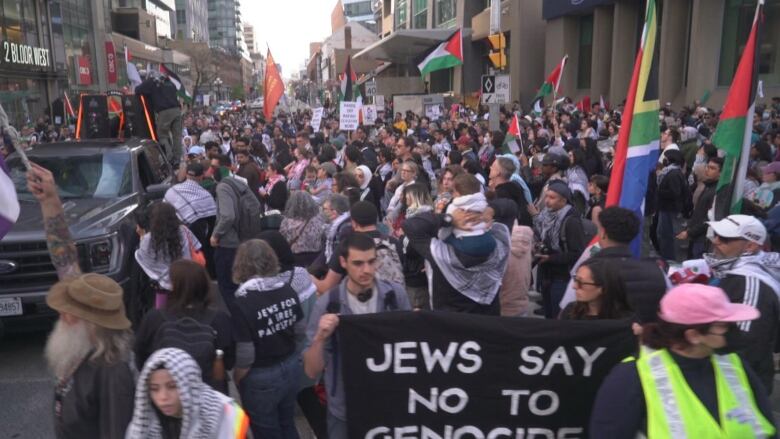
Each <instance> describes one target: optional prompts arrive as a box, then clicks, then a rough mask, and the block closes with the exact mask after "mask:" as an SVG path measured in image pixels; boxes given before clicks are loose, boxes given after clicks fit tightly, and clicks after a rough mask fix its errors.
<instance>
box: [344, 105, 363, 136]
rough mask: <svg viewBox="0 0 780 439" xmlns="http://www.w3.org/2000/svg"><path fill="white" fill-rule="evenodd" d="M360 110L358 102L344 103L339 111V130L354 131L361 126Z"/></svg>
mask: <svg viewBox="0 0 780 439" xmlns="http://www.w3.org/2000/svg"><path fill="white" fill-rule="evenodd" d="M359 112H360V109H359V108H358V103H357V102H342V103H341V106H340V110H339V129H340V130H345V131H354V130H356V129H357V127H358V125H359V124H360V116H359Z"/></svg>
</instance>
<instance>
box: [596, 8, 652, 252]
mask: <svg viewBox="0 0 780 439" xmlns="http://www.w3.org/2000/svg"><path fill="white" fill-rule="evenodd" d="M657 34H658V15H657V10H656V0H648V1H647V9H646V11H645V24H644V29H643V31H642V40H641V46H640V47H639V53H638V54H637V57H636V61H635V63H634V73H633V75H632V77H631V84H630V85H629V88H628V98H627V100H626V108H625V112H624V114H623V123H622V125H621V127H620V134H619V135H618V142H617V146H616V148H615V160H614V165H613V168H612V177H611V180H610V182H609V190H608V191H607V202H606V205H607V206H614V205H619V206H621V207H624V208H626V209H629V210H632V211H634V213H636V215H637V216H638V217H639V218H643V217H644V212H643V211H644V200H645V193H646V192H647V179H648V177H649V176H650V172H651V170H652V169H654V167H655V164H656V162H657V161H658V154H659V144H660V132H659V131H658V110H659V109H660V104H659V102H658V62H659V57H658V51H659V45H658V44H657V43H658V40H657ZM632 250H633V251H634V254H635V255H638V254H639V239H638V238H635V239H634V242H633V244H632Z"/></svg>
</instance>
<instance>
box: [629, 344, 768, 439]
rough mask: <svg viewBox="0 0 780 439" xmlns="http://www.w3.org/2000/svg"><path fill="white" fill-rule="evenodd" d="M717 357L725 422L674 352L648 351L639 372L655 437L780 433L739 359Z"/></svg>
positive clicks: (700, 438)
mask: <svg viewBox="0 0 780 439" xmlns="http://www.w3.org/2000/svg"><path fill="white" fill-rule="evenodd" d="M711 358H712V368H713V370H714V371H715V386H716V390H717V395H718V413H719V417H720V424H718V423H717V422H716V421H715V419H714V418H713V417H712V415H711V414H710V412H709V410H707V408H706V407H705V406H704V404H702V402H701V400H699V398H698V397H697V396H696V394H695V393H693V390H691V388H690V386H688V383H687V382H686V381H685V377H684V376H683V374H682V371H681V370H680V367H679V366H678V365H677V363H676V362H675V361H674V358H672V356H671V355H670V354H669V351H667V350H666V349H661V350H657V351H655V350H652V349H649V348H646V347H643V348H642V353H641V355H640V357H639V359H638V360H636V368H637V371H638V372H639V379H640V381H641V382H642V391H643V392H644V395H645V403H646V406H647V437H648V438H649V439H661V438H664V439H665V438H674V439H684V438H688V439H711V438H718V439H720V438H724V439H725V438H732V439H734V438H739V439H743V438H765V437H769V436H772V435H774V434H775V427H774V426H773V425H772V423H771V422H769V421H768V420H767V419H766V418H765V417H764V415H762V414H761V412H760V411H759V410H758V407H757V406H756V401H755V398H754V397H753V391H752V389H751V387H750V383H749V382H748V378H747V375H746V374H745V369H744V368H743V367H742V361H741V360H740V359H739V357H738V356H737V355H736V354H728V355H713V356H712V357H711Z"/></svg>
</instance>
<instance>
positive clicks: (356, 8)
mask: <svg viewBox="0 0 780 439" xmlns="http://www.w3.org/2000/svg"><path fill="white" fill-rule="evenodd" d="M371 14H372V12H371V1H370V0H367V1H361V2H356V3H346V4H344V15H346V16H347V17H359V16H361V15H371Z"/></svg>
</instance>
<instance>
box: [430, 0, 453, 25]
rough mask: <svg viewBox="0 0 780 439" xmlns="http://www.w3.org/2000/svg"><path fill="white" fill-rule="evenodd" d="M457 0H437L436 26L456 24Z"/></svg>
mask: <svg viewBox="0 0 780 439" xmlns="http://www.w3.org/2000/svg"><path fill="white" fill-rule="evenodd" d="M455 12H456V11H455V0H436V17H435V18H436V27H444V28H447V27H453V26H455Z"/></svg>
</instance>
